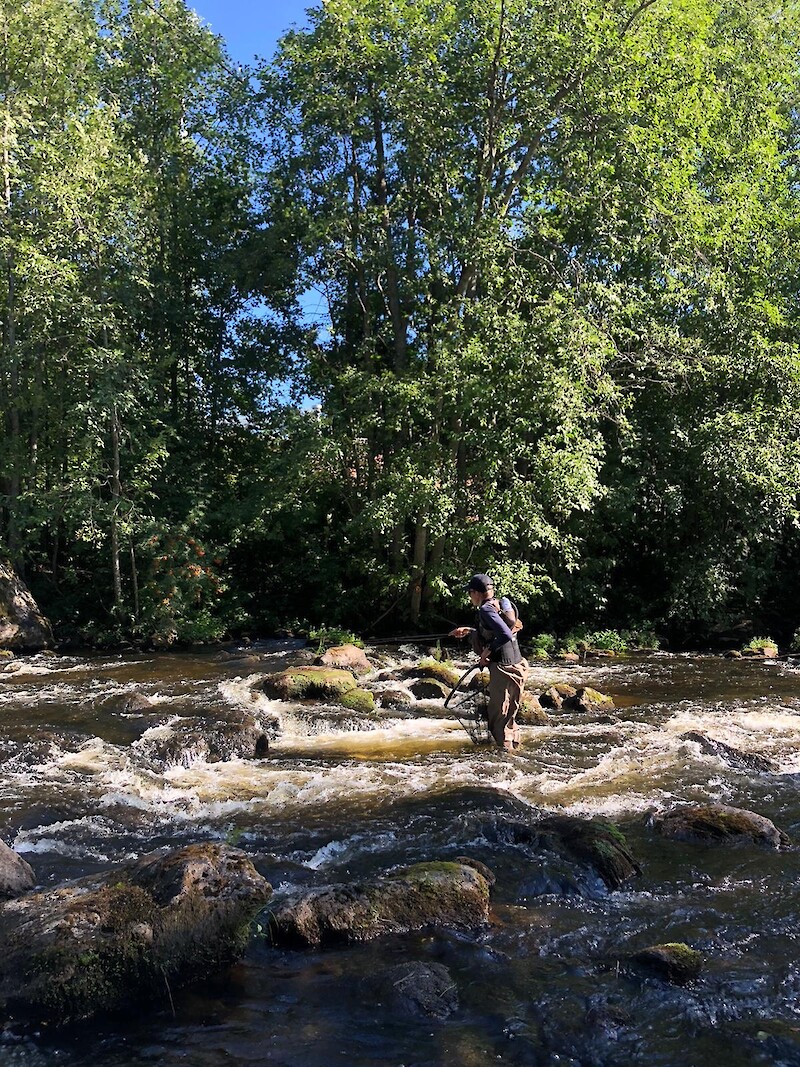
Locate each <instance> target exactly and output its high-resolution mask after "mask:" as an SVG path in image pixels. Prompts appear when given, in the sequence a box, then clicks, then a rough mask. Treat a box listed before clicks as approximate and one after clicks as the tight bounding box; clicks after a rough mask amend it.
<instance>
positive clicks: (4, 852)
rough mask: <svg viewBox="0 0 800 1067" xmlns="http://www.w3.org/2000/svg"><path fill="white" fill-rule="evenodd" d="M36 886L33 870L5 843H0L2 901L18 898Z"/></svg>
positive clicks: (0, 896)
mask: <svg viewBox="0 0 800 1067" xmlns="http://www.w3.org/2000/svg"><path fill="white" fill-rule="evenodd" d="M35 885H36V876H35V875H34V873H33V868H32V867H31V865H30V864H29V863H27V862H26V861H25V860H24V859H23V858H22V856H18V855H17V853H16V852H14V850H13V849H10V848H9V847H8V845H7V844H6V843H5V842H4V841H0V900H6V899H7V898H9V897H18V896H19V895H20V894H21V893H27V892H28V890H29V889H33V887H34V886H35Z"/></svg>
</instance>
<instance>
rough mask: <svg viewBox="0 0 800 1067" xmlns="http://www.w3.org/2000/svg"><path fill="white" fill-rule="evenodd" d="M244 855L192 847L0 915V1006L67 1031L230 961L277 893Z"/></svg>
mask: <svg viewBox="0 0 800 1067" xmlns="http://www.w3.org/2000/svg"><path fill="white" fill-rule="evenodd" d="M271 891H272V890H271V887H270V885H269V883H268V882H266V881H265V880H264V878H262V877H261V875H260V874H259V873H258V872H257V871H256V870H255V868H254V867H253V865H252V863H251V862H250V860H249V859H248V858H247V856H245V855H244V853H242V852H239V851H237V850H236V849H231V848H227V847H226V846H224V845H213V844H204V845H189V846H188V847H186V848H182V849H179V850H177V851H175V852H171V853H166V854H164V853H153V854H151V855H149V856H145V857H143V858H142V859H141V860H139V861H138V862H136V863H134V864H132V865H130V866H128V867H122V868H116V869H114V870H113V871H111V872H110V873H108V874H106V875H105V876H103V877H99V878H85V879H81V880H80V881H78V882H73V883H70V884H69V885H66V886H62V887H60V888H58V889H54V890H51V891H49V892H46V893H33V894H30V895H28V896H26V897H21V898H19V899H17V900H12V901H10V902H9V903H7V904H6V905H5V906H4V907H3V908H2V909H1V910H0V953H1V955H0V1005H1V1006H2V1014H3V1015H4V1016H5V1017H6V1018H8V1017H13V1018H21V1019H25V1020H27V1021H31V1022H46V1023H54V1024H63V1023H68V1022H74V1021H76V1020H80V1019H86V1018H89V1017H91V1016H92V1015H95V1014H97V1013H98V1012H102V1011H110V1010H118V1009H120V1008H123V1007H126V1006H128V1005H129V1004H130V1003H132V1002H135V1001H136V1000H139V999H142V998H156V999H159V1000H161V1001H163V1002H164V1003H168V1002H169V996H170V993H169V990H170V987H174V986H176V985H180V984H183V983H186V982H188V981H191V980H193V979H196V978H203V977H207V976H208V975H209V974H210V973H212V972H213V971H214V970H217V969H219V968H221V967H224V966H227V965H228V964H230V963H232V962H234V961H235V960H236V959H238V957H239V956H240V955H241V953H242V952H243V951H244V948H245V946H246V944H247V940H248V936H249V923H250V920H251V919H252V918H253V916H254V915H255V914H256V913H257V912H258V911H259V910H260V909H261V907H263V905H264V903H265V901H266V900H267V899H268V897H269V895H270V893H271Z"/></svg>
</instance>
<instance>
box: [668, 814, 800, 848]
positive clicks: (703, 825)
mask: <svg viewBox="0 0 800 1067" xmlns="http://www.w3.org/2000/svg"><path fill="white" fill-rule="evenodd" d="M651 822H652V826H653V828H654V829H655V830H656V832H657V833H659V834H660V835H661V836H662V837H667V838H672V839H673V840H676V841H694V842H697V843H701V844H708V845H759V846H761V847H762V848H773V849H776V850H777V849H785V848H789V847H790V845H791V842H790V840H789V838H788V837H787V835H786V834H785V833H784V832H783V830H779V829H778V828H777V826H776V825H775V823H773V822H772V821H771V820H770V819H767V818H766V817H765V816H763V815H758V814H756V812H754V811H747V810H745V809H744V808H732V807H729V806H728V805H727V804H690V805H687V806H686V807H681V808H674V809H673V810H672V811H668V812H662V813H661V814H658V815H654V816H653V818H652V820H651Z"/></svg>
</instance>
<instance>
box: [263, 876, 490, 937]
mask: <svg viewBox="0 0 800 1067" xmlns="http://www.w3.org/2000/svg"><path fill="white" fill-rule="evenodd" d="M488 918H489V884H488V882H487V881H486V879H485V878H484V877H483V875H482V874H480V873H478V871H476V870H474V869H473V868H472V867H467V866H465V865H463V864H460V863H447V862H444V863H419V864H416V865H415V866H413V867H408V868H406V869H404V870H401V871H397V872H393V873H391V874H389V875H386V876H385V877H382V878H375V879H373V880H371V881H366V882H357V883H347V884H341V885H331V886H323V887H321V888H319V889H313V890H310V891H308V892H304V893H301V894H299V895H291V896H289V897H287V898H286V899H285V900H284V901H283V902H280V903H277V904H276V905H275V906H274V907H273V908H271V910H270V913H269V935H270V937H271V939H272V941H273V943H274V944H275V945H278V946H282V947H287V948H309V947H315V946H322V947H324V946H328V945H341V944H347V943H352V942H358V941H371V940H374V939H375V938H377V937H383V936H386V935H387V934H392V933H402V932H406V931H409V930H421V929H423V928H424V927H427V926H450V927H455V928H458V929H474V928H475V927H478V926H481V925H483V924H485V923H486V922H488Z"/></svg>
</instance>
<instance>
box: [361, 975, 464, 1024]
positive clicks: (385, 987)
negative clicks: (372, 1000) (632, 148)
mask: <svg viewBox="0 0 800 1067" xmlns="http://www.w3.org/2000/svg"><path fill="white" fill-rule="evenodd" d="M365 988H366V989H367V990H368V991H369V992H370V993H372V994H373V995H375V994H377V995H378V996H379V997H380V998H381V999H382V1000H383V1001H384V1002H385V1003H388V1004H389V1005H391V1007H392V1008H393V1009H394V1010H395V1011H398V1012H401V1013H402V1014H404V1015H412V1016H414V1015H416V1016H423V1017H425V1018H430V1019H446V1018H447V1017H448V1016H449V1015H452V1014H453V1012H454V1011H457V1010H458V989H457V987H456V984H455V982H454V981H453V978H452V975H451V974H450V972H449V971H448V969H447V968H446V967H445V966H443V965H442V964H441V963H418V962H410V963H399V964H398V965H397V966H396V967H390V968H389V969H388V970H385V971H382V972H381V973H380V974H378V975H377V977H376V978H375V979H367V980H366V981H365Z"/></svg>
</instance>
